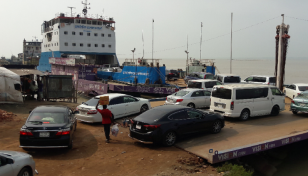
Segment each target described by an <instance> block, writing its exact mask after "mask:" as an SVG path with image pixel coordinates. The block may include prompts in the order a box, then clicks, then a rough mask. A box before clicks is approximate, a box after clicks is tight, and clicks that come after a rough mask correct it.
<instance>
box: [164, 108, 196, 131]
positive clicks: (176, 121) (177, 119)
mask: <svg viewBox="0 0 308 176" xmlns="http://www.w3.org/2000/svg"><path fill="white" fill-rule="evenodd" d="M168 118H169V119H170V120H171V121H172V123H173V126H174V128H175V129H174V130H175V131H176V132H177V134H180V135H182V134H187V133H189V132H190V130H189V129H190V125H191V124H190V122H189V121H188V119H187V112H186V111H185V110H180V111H177V112H174V113H172V114H170V115H169V116H168ZM171 128H173V127H172V126H171ZM171 130H173V129H171Z"/></svg>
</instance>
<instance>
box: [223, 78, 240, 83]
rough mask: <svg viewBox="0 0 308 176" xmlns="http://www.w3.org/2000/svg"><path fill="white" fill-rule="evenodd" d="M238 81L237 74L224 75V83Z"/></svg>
mask: <svg viewBox="0 0 308 176" xmlns="http://www.w3.org/2000/svg"><path fill="white" fill-rule="evenodd" d="M239 82H241V79H240V77H237V76H227V77H225V83H239Z"/></svg>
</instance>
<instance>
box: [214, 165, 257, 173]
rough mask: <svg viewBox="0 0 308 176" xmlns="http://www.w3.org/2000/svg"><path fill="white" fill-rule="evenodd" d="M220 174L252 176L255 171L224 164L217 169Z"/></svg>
mask: <svg viewBox="0 0 308 176" xmlns="http://www.w3.org/2000/svg"><path fill="white" fill-rule="evenodd" d="M217 171H218V172H227V173H226V174H225V176H252V175H253V171H247V170H246V169H245V168H244V167H243V166H239V165H236V164H234V165H232V164H231V163H228V162H226V163H224V164H223V165H222V166H221V167H218V168H217Z"/></svg>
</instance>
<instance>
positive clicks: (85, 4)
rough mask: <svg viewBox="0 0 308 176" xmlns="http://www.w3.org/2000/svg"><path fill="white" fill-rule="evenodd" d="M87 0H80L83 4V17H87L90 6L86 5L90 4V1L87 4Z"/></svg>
mask: <svg viewBox="0 0 308 176" xmlns="http://www.w3.org/2000/svg"><path fill="white" fill-rule="evenodd" d="M87 1H88V0H85V3H83V1H81V4H83V5H84V7H83V10H82V13H83V15H84V17H87V13H88V9H90V7H88V6H87V5H90V3H89V4H88V2H87Z"/></svg>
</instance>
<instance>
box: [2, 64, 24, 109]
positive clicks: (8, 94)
mask: <svg viewBox="0 0 308 176" xmlns="http://www.w3.org/2000/svg"><path fill="white" fill-rule="evenodd" d="M20 88H21V85H20V76H19V75H17V74H16V73H14V72H12V71H10V70H8V69H6V68H4V67H0V103H22V102H23V99H22V94H21V91H20Z"/></svg>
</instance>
